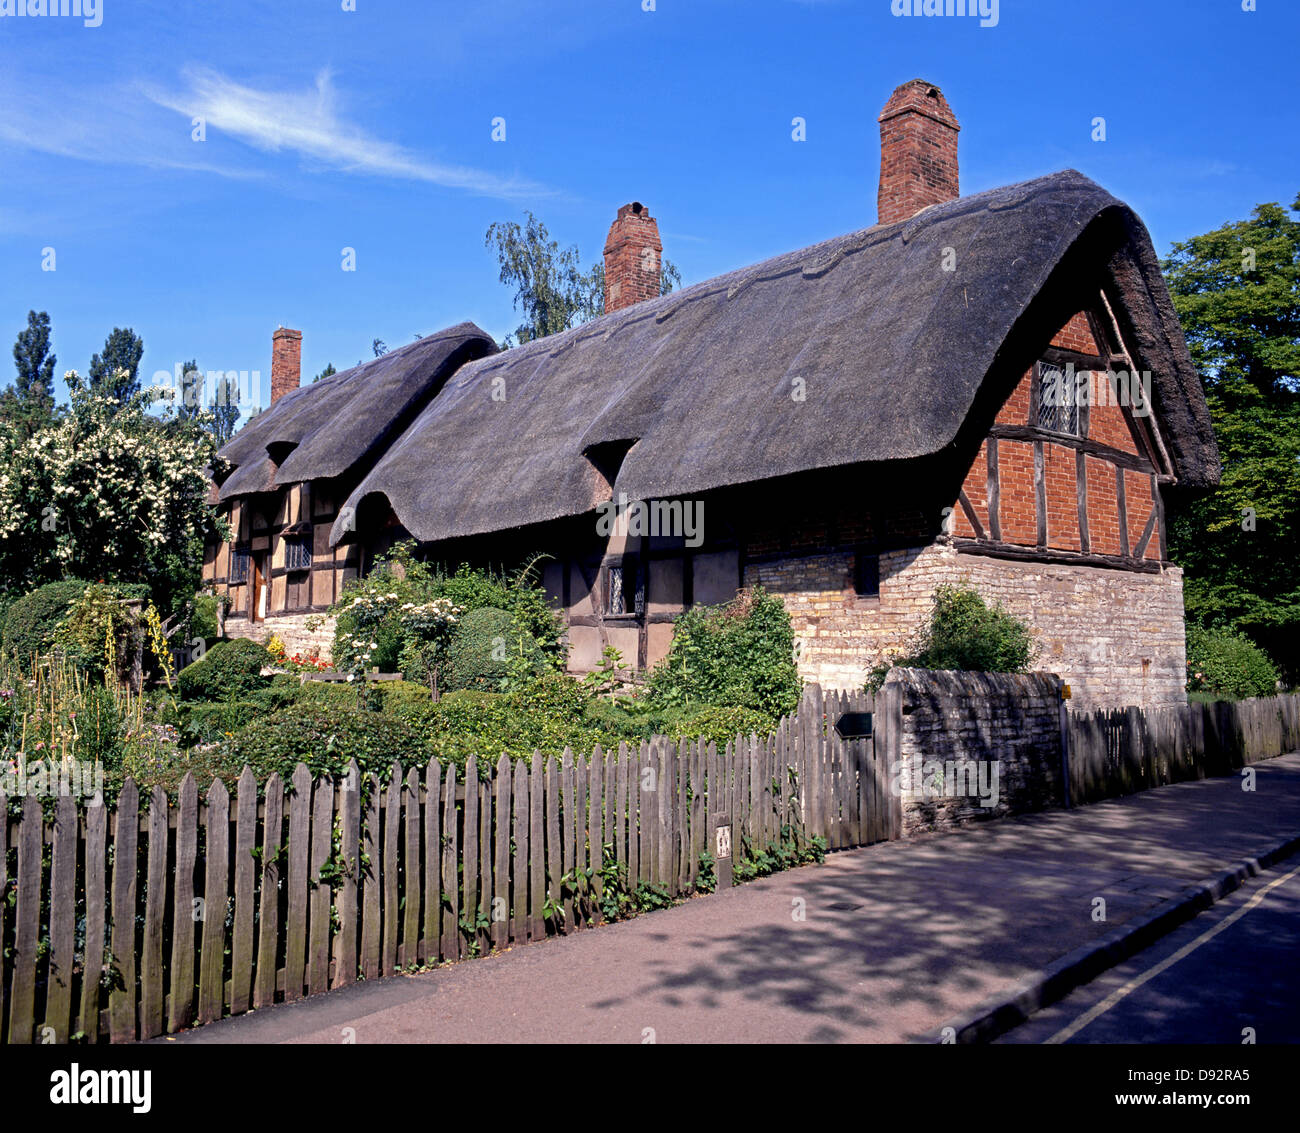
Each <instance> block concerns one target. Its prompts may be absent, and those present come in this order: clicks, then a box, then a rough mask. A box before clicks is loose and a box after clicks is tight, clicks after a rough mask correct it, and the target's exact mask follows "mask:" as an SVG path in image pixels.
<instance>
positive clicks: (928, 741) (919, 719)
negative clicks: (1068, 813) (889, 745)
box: [885, 669, 1064, 837]
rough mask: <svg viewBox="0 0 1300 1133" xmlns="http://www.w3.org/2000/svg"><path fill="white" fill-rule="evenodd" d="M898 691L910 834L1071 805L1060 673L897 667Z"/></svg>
mask: <svg viewBox="0 0 1300 1133" xmlns="http://www.w3.org/2000/svg"><path fill="white" fill-rule="evenodd" d="M893 685H897V686H899V688H900V690H901V700H902V716H901V719H900V720H899V721H898V722H897V723H898V726H899V728H900V736H899V740H898V742H897V745H896V746H895V748H894V750H895V751H896V752H897V753H898V757H899V765H898V767H897V768H891V769H890V771H891V787H892V788H894V789H897V790H900V791H901V793H902V800H903V836H904V837H910V836H911V835H913V834H915V833H918V832H921V831H927V830H942V829H950V828H952V827H956V826H960V825H963V824H965V823H968V822H978V821H982V820H987V819H990V818H1001V817H1004V816H1006V815H1008V814H1024V813H1026V812H1028V811H1035V810H1042V809H1044V808H1045V807H1050V806H1060V805H1062V804H1063V803H1064V793H1063V790H1062V780H1061V774H1062V766H1061V695H1060V681H1059V680H1058V679H1057V678H1056V677H1055V676H1053V675H1052V674H1050V673H1028V674H1024V675H1020V674H1011V673H956V672H929V671H927V670H923V669H895V670H894V671H893V672H892V673H890V675H889V678H888V680H886V682H885V686H886V688H888V687H890V686H893Z"/></svg>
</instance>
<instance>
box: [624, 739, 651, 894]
mask: <svg viewBox="0 0 1300 1133" xmlns="http://www.w3.org/2000/svg"><path fill="white" fill-rule="evenodd" d="M656 743H657V741H651V742H650V743H647V742H645V741H644V740H643V741H642V742H641V747H640V751H639V755H640V758H639V759H638V760H637V766H636V782H635V783H634V785H633V788H632V800H633V801H634V805H633V803H632V802H630V803H629V806H628V810H629V812H630V813H635V815H636V832H637V861H638V864H639V865H640V872H639V873H638V875H637V881H638V882H645V883H646V884H648V885H653V884H654V883H655V873H656V871H657V869H658V866H659V860H658V857H657V856H656V854H655V845H654V832H655V828H656V826H658V814H659V808H658V805H657V804H658V796H657V795H656V793H655V792H656V791H657V790H658V789H659V784H658V781H657V779H656V776H657V775H658V774H659V768H658V767H657V765H656V764H657V762H658V761H657V759H656V752H655V744H656ZM634 888H635V887H634Z"/></svg>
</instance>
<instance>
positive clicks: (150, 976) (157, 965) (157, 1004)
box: [140, 787, 168, 1039]
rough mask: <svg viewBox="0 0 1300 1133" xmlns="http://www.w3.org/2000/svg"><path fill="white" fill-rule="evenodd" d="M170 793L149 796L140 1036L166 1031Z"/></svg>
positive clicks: (141, 965)
mask: <svg viewBox="0 0 1300 1133" xmlns="http://www.w3.org/2000/svg"><path fill="white" fill-rule="evenodd" d="M167 818H168V815H167V792H166V791H164V790H163V789H162V788H161V787H155V788H154V789H153V792H152V794H151V795H150V796H149V850H148V859H147V860H148V865H147V866H146V870H147V872H146V874H145V898H144V939H143V943H142V945H141V954H140V1037H141V1038H142V1039H151V1038H153V1037H154V1036H155V1035H161V1034H162V1032H163V1025H164V1022H165V1020H164V1019H163V1004H164V1002H165V1000H166V998H167V988H166V987H165V986H164V984H163V921H164V919H165V914H166V912H167V858H168V854H167Z"/></svg>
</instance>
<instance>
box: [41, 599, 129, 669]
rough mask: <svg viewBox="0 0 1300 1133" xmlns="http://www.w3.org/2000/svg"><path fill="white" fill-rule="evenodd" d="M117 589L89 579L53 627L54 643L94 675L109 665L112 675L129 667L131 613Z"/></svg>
mask: <svg viewBox="0 0 1300 1133" xmlns="http://www.w3.org/2000/svg"><path fill="white" fill-rule="evenodd" d="M121 597H122V595H121V593H120V589H119V588H118V587H115V586H106V585H104V583H102V582H92V583H91V584H90V585H89V586H87V587H86V588H85V589H84V590H83V591H82V592H81V593H80V594H79V595H78V596H77V597H76V598H75V599H74V600H73V602H72V604H71V605H70V606H69V607H68V611H67V613H66V614H65V615H64V617H63V618H62V619H61V620H60V622H59V624H58V625H57V626H56V627H55V630H54V644H56V645H58V646H59V648H61V649H62V650H63V651H64V653H66V654H67V655H68V657H69V658H70V659H71V660H72V661H74V662H75V663H76V664H78V665H80V666H81V667H82V668H83V669H85V670H86V671H87V672H88V673H89V674H90V675H91V676H92V677H95V678H96V679H98V678H101V677H103V676H104V674H105V671H106V670H107V669H108V668H109V667H110V666H111V667H112V670H113V672H112V675H113V677H114V679H120V678H121V677H122V676H123V675H124V674H125V672H126V670H127V669H128V668H129V667H130V663H131V660H132V658H131V656H130V653H131V645H130V635H131V631H132V629H133V628H134V621H133V618H132V615H130V614H129V613H128V612H127V609H126V608H125V607H124V606H123V605H122V602H121Z"/></svg>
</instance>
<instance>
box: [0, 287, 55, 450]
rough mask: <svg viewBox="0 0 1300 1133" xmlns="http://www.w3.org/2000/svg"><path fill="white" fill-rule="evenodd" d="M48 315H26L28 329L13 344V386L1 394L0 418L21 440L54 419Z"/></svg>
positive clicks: (44, 313)
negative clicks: (16, 431)
mask: <svg viewBox="0 0 1300 1133" xmlns="http://www.w3.org/2000/svg"><path fill="white" fill-rule="evenodd" d="M55 361H56V359H55V355H54V354H53V353H52V352H51V350H50V316H49V315H48V314H47V313H46V312H45V311H41V312H40V313H39V314H38V313H37V312H36V311H28V312H27V327H26V329H25V330H22V331H19V332H18V338H17V339H16V340H15V342H14V366H15V367H16V368H17V371H18V373H17V375H16V377H15V378H14V384H13V385H12V386H10V387H9V388H8V389H6V390H5V391H4V392H3V393H0V419H3V420H4V421H5V422H7V423H9V424H10V425H11V426H12V427H13V428H15V429H17V430H18V432H19V433H20V434H21V435H22V436H24V437H30V436H32V435H33V434H34V433H35V432H37V430H39V429H40V428H41V427H42V426H44V425H48V424H49V423H50V422H52V421H53V420H54V363H55Z"/></svg>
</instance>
